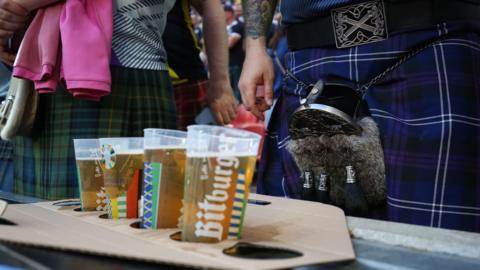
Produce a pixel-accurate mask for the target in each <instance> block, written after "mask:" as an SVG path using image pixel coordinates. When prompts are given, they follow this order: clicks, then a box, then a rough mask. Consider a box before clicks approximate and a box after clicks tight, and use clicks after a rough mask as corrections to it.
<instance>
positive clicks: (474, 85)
mask: <svg viewBox="0 0 480 270" xmlns="http://www.w3.org/2000/svg"><path fill="white" fill-rule="evenodd" d="M479 34H480V22H454V23H443V24H439V25H436V26H435V27H433V28H431V29H423V30H417V31H411V32H402V33H396V34H393V35H391V36H390V38H389V39H387V40H385V41H382V42H378V43H371V44H366V45H362V46H358V47H352V48H346V49H334V48H313V49H305V50H298V51H294V52H289V53H288V54H287V55H286V56H285V63H286V68H288V69H289V70H290V71H291V72H292V73H293V74H295V76H296V77H297V78H299V79H300V80H302V81H304V82H306V83H309V84H313V83H315V82H316V81H317V80H318V79H327V80H328V79H329V78H335V80H336V81H339V82H342V83H344V84H347V85H351V86H352V87H354V88H356V87H358V86H360V85H362V84H363V83H366V82H368V81H369V80H370V79H371V78H373V77H374V76H376V75H377V74H379V73H381V72H382V71H384V70H385V69H386V68H388V67H389V66H391V65H392V64H393V63H395V61H396V60H397V59H399V58H400V57H401V56H403V55H404V54H405V53H406V52H408V51H409V50H411V49H413V48H415V47H418V46H419V45H420V44H424V43H425V42H428V41H431V40H435V39H439V38H440V37H444V36H446V39H445V40H443V41H442V42H441V43H439V44H437V45H435V46H432V47H430V48H428V49H426V50H424V51H422V52H421V53H420V54H418V55H417V56H415V57H413V58H411V59H409V60H408V61H407V62H405V63H404V64H402V65H401V66H400V67H399V68H397V69H395V70H394V71H393V72H391V73H389V74H388V75H387V77H386V78H385V79H384V80H383V81H382V82H381V83H379V84H377V85H374V86H373V87H371V88H370V89H369V90H368V93H367V95H366V96H365V99H366V101H367V102H368V105H369V107H370V112H371V114H372V117H373V118H374V120H375V121H376V123H377V125H378V127H379V129H380V133H381V134H380V136H381V141H382V144H383V147H384V155H385V167H386V174H387V179H386V180H387V189H388V199H387V204H388V219H389V220H391V221H397V222H405V223H412V224H419V225H426V226H431V227H440V228H450V229H459V230H467V231H475V232H480V35H479ZM305 95H306V93H305V89H303V88H302V87H301V86H300V85H298V84H296V83H295V82H294V81H293V80H285V82H284V89H283V91H282V94H281V96H280V98H279V100H278V102H277V106H276V107H275V109H274V112H273V114H272V119H271V122H270V124H269V126H268V130H267V135H266V141H265V145H264V147H265V149H264V151H263V153H264V155H263V157H262V160H261V163H260V166H259V170H258V178H257V192H259V193H263V194H270V195H276V196H285V197H291V198H299V196H300V194H301V183H300V179H299V176H300V172H299V170H298V168H297V166H296V165H295V163H294V161H293V159H292V157H291V156H290V154H289V153H288V151H287V150H286V145H287V144H288V142H289V140H290V137H289V134H288V117H289V116H290V115H291V114H292V112H293V111H294V110H295V109H296V108H297V107H298V106H299V101H300V99H301V98H302V97H305Z"/></svg>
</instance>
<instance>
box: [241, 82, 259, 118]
mask: <svg viewBox="0 0 480 270" xmlns="http://www.w3.org/2000/svg"><path fill="white" fill-rule="evenodd" d="M238 86H239V88H240V91H241V92H242V101H243V105H244V106H245V109H247V110H248V111H250V110H253V109H254V107H255V101H256V92H257V85H256V84H255V82H254V81H253V80H240V82H239V83H238Z"/></svg>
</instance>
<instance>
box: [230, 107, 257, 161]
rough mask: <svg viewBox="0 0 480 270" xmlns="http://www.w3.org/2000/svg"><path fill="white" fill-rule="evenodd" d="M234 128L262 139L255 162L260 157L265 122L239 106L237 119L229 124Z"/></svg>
mask: <svg viewBox="0 0 480 270" xmlns="http://www.w3.org/2000/svg"><path fill="white" fill-rule="evenodd" d="M230 125H232V126H233V127H234V128H238V129H242V130H247V131H251V132H254V133H257V134H258V135H260V136H261V137H262V138H261V140H260V146H259V151H258V155H257V160H260V158H261V157H262V149H263V141H264V138H265V122H263V121H262V120H259V119H257V117H255V115H253V114H252V113H251V112H249V111H247V110H246V109H245V106H243V105H240V106H238V109H237V117H236V118H235V119H234V120H233V121H232V122H231V123H230Z"/></svg>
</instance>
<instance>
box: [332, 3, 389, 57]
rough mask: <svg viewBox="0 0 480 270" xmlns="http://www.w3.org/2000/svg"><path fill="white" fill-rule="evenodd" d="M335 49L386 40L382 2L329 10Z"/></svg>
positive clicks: (385, 23) (385, 21)
mask: <svg viewBox="0 0 480 270" xmlns="http://www.w3.org/2000/svg"><path fill="white" fill-rule="evenodd" d="M331 15H332V21H333V32H334V33H335V43H336V45H337V48H339V49H340V48H348V47H354V46H358V45H363V44H368V43H372V42H378V41H382V40H385V39H387V38H388V31H387V19H386V17H385V6H384V4H383V1H367V2H362V3H359V4H355V5H349V6H343V7H340V8H336V9H332V10H331Z"/></svg>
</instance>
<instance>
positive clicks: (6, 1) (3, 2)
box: [0, 0, 28, 17]
mask: <svg viewBox="0 0 480 270" xmlns="http://www.w3.org/2000/svg"><path fill="white" fill-rule="evenodd" d="M0 9H2V10H6V11H8V12H11V13H13V14H15V15H18V16H23V17H25V16H27V15H28V10H27V9H26V8H24V7H22V6H21V5H19V4H17V3H15V2H14V1H12V0H0Z"/></svg>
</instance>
